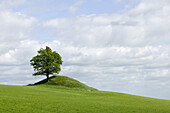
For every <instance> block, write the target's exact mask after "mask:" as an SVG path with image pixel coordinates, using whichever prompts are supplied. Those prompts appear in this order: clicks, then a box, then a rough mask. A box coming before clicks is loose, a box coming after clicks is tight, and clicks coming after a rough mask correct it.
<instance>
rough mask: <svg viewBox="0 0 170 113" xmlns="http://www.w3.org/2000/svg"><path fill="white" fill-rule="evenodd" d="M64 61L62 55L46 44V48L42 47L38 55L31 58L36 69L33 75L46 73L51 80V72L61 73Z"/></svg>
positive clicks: (31, 62)
mask: <svg viewBox="0 0 170 113" xmlns="http://www.w3.org/2000/svg"><path fill="white" fill-rule="evenodd" d="M62 62H63V61H62V57H61V56H60V55H59V54H58V53H57V52H56V51H52V50H51V48H50V47H48V46H46V49H43V48H41V49H40V50H39V51H38V55H37V56H34V57H33V58H32V59H31V60H30V64H31V65H32V66H33V68H34V71H35V73H34V74H33V76H37V75H45V76H46V77H47V81H49V75H50V74H55V73H57V74H59V72H60V71H61V67H60V65H62Z"/></svg>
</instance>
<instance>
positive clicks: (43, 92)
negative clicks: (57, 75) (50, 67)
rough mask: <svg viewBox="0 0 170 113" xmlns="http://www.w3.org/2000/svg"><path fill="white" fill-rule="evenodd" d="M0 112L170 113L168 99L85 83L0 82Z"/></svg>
mask: <svg viewBox="0 0 170 113" xmlns="http://www.w3.org/2000/svg"><path fill="white" fill-rule="evenodd" d="M89 88H90V87H89ZM0 113H170V101H169V100H161V99H153V98H147V97H141V96H134V95H129V94H123V93H115V92H107V91H98V90H93V89H91V88H90V90H89V89H87V87H86V88H85V89H83V88H69V87H66V86H61V85H56V86H54V85H49V84H39V85H30V86H12V85H0Z"/></svg>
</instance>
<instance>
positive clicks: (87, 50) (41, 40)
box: [0, 0, 170, 99]
mask: <svg viewBox="0 0 170 113" xmlns="http://www.w3.org/2000/svg"><path fill="white" fill-rule="evenodd" d="M169 12H170V1H169V0H107V1H106V0H62V1H61V0H0V84H7V85H26V84H31V83H35V82H37V81H39V80H41V79H43V78H45V77H44V76H38V77H34V76H32V73H33V72H34V71H33V68H32V67H31V66H30V59H31V58H32V57H33V56H35V55H37V51H38V50H39V49H40V48H45V47H46V46H49V47H51V48H52V50H54V51H56V52H58V53H59V54H60V55H61V56H62V59H63V61H64V62H63V65H62V71H61V72H60V75H65V76H69V77H72V78H75V79H77V80H79V81H81V82H83V83H85V84H87V85H89V86H92V87H94V88H97V89H100V90H104V91H114V92H122V93H129V94H135V95H142V96H147V97H154V98H161V99H170V32H169V30H170V13H169Z"/></svg>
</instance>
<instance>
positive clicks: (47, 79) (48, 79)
mask: <svg viewBox="0 0 170 113" xmlns="http://www.w3.org/2000/svg"><path fill="white" fill-rule="evenodd" d="M46 76H47V82H49V73H47V74H46Z"/></svg>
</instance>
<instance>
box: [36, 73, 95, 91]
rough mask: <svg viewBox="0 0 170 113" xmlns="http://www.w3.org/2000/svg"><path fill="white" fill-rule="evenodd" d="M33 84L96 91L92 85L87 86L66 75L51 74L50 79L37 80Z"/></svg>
mask: <svg viewBox="0 0 170 113" xmlns="http://www.w3.org/2000/svg"><path fill="white" fill-rule="evenodd" d="M34 85H41V86H42V85H43V86H47V87H57V88H59V87H60V88H61V87H62V88H65V89H68V88H72V89H76V90H86V91H97V89H94V88H92V87H89V86H87V85H85V84H83V83H81V82H79V81H77V80H75V79H72V78H69V77H66V76H58V75H57V76H52V77H50V81H49V82H47V80H46V79H44V80H42V81H39V82H37V83H35V84H34Z"/></svg>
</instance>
